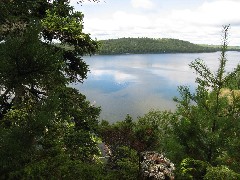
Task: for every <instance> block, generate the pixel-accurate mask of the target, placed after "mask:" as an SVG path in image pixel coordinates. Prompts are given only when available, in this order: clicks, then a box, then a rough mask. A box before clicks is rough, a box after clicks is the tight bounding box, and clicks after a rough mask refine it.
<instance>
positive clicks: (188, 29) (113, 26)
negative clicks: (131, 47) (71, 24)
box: [85, 0, 240, 45]
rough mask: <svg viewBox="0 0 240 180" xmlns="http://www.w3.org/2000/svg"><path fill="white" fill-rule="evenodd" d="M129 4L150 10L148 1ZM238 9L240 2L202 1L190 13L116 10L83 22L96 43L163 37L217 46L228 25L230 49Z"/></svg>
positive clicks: (236, 40)
mask: <svg viewBox="0 0 240 180" xmlns="http://www.w3.org/2000/svg"><path fill="white" fill-rule="evenodd" d="M131 3H132V5H133V6H134V7H139V8H140V7H141V8H143V7H145V8H153V3H152V2H151V1H148V0H132V1H131ZM238 7H240V1H237V0H215V1H204V3H203V4H202V5H200V6H199V7H195V8H194V9H178V8H177V7H174V6H173V8H172V9H171V10H170V11H168V12H166V13H165V14H163V13H161V12H159V11H152V12H148V13H146V12H145V11H142V12H140V11H137V12H135V11H134V10H133V11H131V12H130V11H127V10H123V9H121V8H119V10H118V11H116V12H115V13H113V14H109V16H108V17H107V18H106V17H101V16H99V17H94V18H89V19H86V20H85V28H86V31H87V32H90V33H91V34H92V35H93V37H97V38H98V39H109V38H119V37H153V38H162V37H165V38H177V39H183V40H188V41H190V42H193V43H201V44H206V43H208V44H219V43H221V30H222V29H221V28H222V25H227V24H231V31H230V35H231V36H230V39H229V41H230V45H240V37H239V35H238V32H239V31H240V11H239V9H238ZM156 8H157V7H156ZM209 39H211V41H210V42H209Z"/></svg>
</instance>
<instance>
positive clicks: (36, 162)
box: [0, 0, 102, 179]
mask: <svg viewBox="0 0 240 180" xmlns="http://www.w3.org/2000/svg"><path fill="white" fill-rule="evenodd" d="M94 1H95V0H94ZM69 3H70V2H69V1H67V0H53V1H49V0H38V1H27V0H12V1H5V0H4V1H1V3H0V11H1V15H0V41H1V43H0V93H1V94H0V157H1V158H0V174H1V176H0V178H1V179H9V178H12V179H35V178H36V179H45V178H46V179H49V178H51V179H64V178H65V179H71V178H72V179H76V178H77V177H79V176H81V177H83V178H87V177H92V178H93V179H94V178H96V177H97V176H98V175H99V174H100V173H101V174H102V166H101V165H99V164H97V163H96V162H97V161H98V160H97V156H98V154H99V150H98V147H97V142H96V138H95V136H96V132H97V131H96V129H97V126H98V116H99V113H100V108H97V107H94V106H92V105H91V104H90V103H89V102H88V101H87V100H86V97H85V96H84V95H82V94H81V93H79V91H77V90H76V89H73V88H71V87H68V86H69V84H70V83H72V82H83V80H84V79H85V78H86V77H87V72H88V65H87V64H86V63H85V62H84V61H83V60H82V58H81V56H83V55H86V54H93V53H95V52H96V50H97V48H98V44H97V42H95V41H94V40H92V39H91V38H90V35H89V34H86V33H84V32H83V14H82V13H80V12H75V11H74V9H73V7H71V6H70V5H69ZM54 41H59V42H61V44H68V45H70V46H71V47H73V48H72V49H68V50H66V49H63V48H61V47H57V46H55V44H54V43H53V42H54ZM95 169H96V170H95ZM91 170H94V171H96V173H95V174H92V173H91ZM97 172H99V174H98V173H97ZM99 176H100V175H99ZM74 177H75V178H74Z"/></svg>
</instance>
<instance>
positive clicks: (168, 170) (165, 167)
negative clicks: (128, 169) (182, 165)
mask: <svg viewBox="0 0 240 180" xmlns="http://www.w3.org/2000/svg"><path fill="white" fill-rule="evenodd" d="M174 170H175V167H174V164H173V163H171V162H170V160H169V159H167V158H166V157H164V155H163V154H159V153H157V152H155V151H146V152H142V153H141V155H140V174H141V175H140V176H141V179H143V180H148V179H151V180H161V179H165V180H167V179H169V180H173V179H174V173H173V171H174Z"/></svg>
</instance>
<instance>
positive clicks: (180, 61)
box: [74, 52, 240, 122]
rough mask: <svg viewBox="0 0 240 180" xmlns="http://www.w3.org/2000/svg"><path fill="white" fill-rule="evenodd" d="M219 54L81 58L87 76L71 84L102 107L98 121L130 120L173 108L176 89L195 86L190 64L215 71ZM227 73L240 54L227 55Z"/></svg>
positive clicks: (176, 94)
mask: <svg viewBox="0 0 240 180" xmlns="http://www.w3.org/2000/svg"><path fill="white" fill-rule="evenodd" d="M219 57H220V52H217V53H196V54H140V55H139V54H138V55H107V56H91V57H84V60H85V61H86V62H87V64H89V68H90V71H91V72H90V73H88V78H87V79H86V80H85V82H84V83H83V84H77V85H74V87H75V88H77V89H79V90H80V92H81V93H83V94H85V95H86V96H87V99H88V100H89V101H90V102H91V103H92V104H94V105H95V106H101V109H102V112H101V116H100V119H105V120H108V121H110V122H115V121H118V120H123V119H124V118H125V116H126V115H127V114H130V115H131V116H132V117H133V118H137V117H138V116H142V115H143V114H145V113H147V112H148V111H149V110H151V109H159V110H172V111H174V110H175V108H176V104H175V102H173V100H172V99H173V97H174V96H178V91H177V87H178V86H180V85H188V86H189V87H190V89H191V90H192V91H194V88H195V87H196V84H195V78H196V74H195V73H194V70H193V69H190V67H189V63H190V62H192V61H194V60H195V59H197V58H200V59H202V60H204V61H205V63H206V64H207V65H208V66H209V68H210V69H211V70H213V71H215V70H216V69H217V68H218V61H219V60H218V59H219ZM227 58H228V62H227V70H228V71H231V70H233V69H234V68H235V67H236V66H237V64H238V63H239V62H240V52H228V53H227Z"/></svg>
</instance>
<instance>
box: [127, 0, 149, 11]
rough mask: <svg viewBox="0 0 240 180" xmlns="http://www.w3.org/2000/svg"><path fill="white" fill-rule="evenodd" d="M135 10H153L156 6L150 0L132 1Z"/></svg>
mask: <svg viewBox="0 0 240 180" xmlns="http://www.w3.org/2000/svg"><path fill="white" fill-rule="evenodd" d="M131 4H132V6H133V7H134V8H143V9H152V8H153V7H154V4H153V3H152V1H150V0H131Z"/></svg>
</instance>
